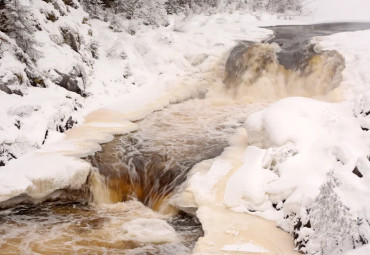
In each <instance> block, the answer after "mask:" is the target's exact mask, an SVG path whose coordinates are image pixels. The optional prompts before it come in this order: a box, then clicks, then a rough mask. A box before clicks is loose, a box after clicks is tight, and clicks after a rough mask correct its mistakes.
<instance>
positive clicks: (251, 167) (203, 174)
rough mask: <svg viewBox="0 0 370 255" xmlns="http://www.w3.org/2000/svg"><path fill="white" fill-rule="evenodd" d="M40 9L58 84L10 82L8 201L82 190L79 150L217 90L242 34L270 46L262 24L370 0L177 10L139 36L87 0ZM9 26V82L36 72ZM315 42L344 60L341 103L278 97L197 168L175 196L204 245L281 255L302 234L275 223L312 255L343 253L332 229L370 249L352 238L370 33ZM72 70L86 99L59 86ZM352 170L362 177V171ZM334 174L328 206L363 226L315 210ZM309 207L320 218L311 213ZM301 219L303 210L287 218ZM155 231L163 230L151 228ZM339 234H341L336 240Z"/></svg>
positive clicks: (3, 188)
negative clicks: (73, 40)
mask: <svg viewBox="0 0 370 255" xmlns="http://www.w3.org/2000/svg"><path fill="white" fill-rule="evenodd" d="M32 4H33V7H34V9H35V13H34V15H35V16H36V17H37V20H38V21H39V22H40V26H41V27H42V31H38V32H36V33H35V37H36V39H37V40H38V41H39V43H40V46H39V49H41V50H42V52H43V56H42V57H41V58H40V59H39V60H38V61H37V67H38V68H39V70H40V72H41V73H42V75H44V77H45V83H46V85H47V88H35V87H25V86H23V85H22V84H19V85H14V87H16V88H17V89H20V90H21V92H22V93H23V94H24V95H23V96H22V97H19V96H17V95H14V94H13V95H8V94H6V93H4V92H3V91H0V119H1V123H0V150H2V151H9V152H10V153H11V155H14V156H15V157H17V159H14V160H9V158H6V157H5V156H4V158H0V160H2V161H4V162H6V163H7V165H6V166H5V167H1V168H0V202H1V201H5V200H7V199H10V198H12V197H15V196H18V195H21V194H28V195H30V196H32V197H34V198H36V199H37V198H42V197H44V196H46V195H48V194H50V193H52V192H53V191H55V190H58V189H63V188H76V189H77V188H79V187H81V186H82V185H83V184H84V183H85V182H86V178H87V176H88V174H89V172H90V167H91V166H90V165H89V164H88V163H86V162H85V161H83V160H81V159H80V158H81V157H85V156H88V155H91V154H93V153H94V152H96V151H98V150H100V148H101V147H100V144H101V143H104V142H108V141H110V140H111V139H112V138H113V135H114V134H123V133H127V132H131V131H133V130H136V129H137V125H136V124H135V123H134V121H136V120H139V119H142V118H144V117H145V116H147V115H148V114H150V113H151V112H153V111H156V110H160V109H162V108H163V107H166V106H167V105H169V104H170V103H173V102H179V101H182V100H185V99H187V98H191V97H193V96H196V95H199V94H201V93H202V92H204V91H205V90H206V89H209V90H212V91H213V93H214V94H215V95H217V94H218V93H219V90H218V89H219V87H220V86H222V77H223V71H224V69H223V68H224V64H225V60H226V57H227V55H228V52H229V50H230V49H231V48H232V47H233V46H234V45H235V44H236V43H237V42H238V41H241V40H251V41H262V40H263V39H266V38H268V37H269V36H271V35H272V32H271V31H269V30H267V29H264V28H258V27H257V26H267V25H274V24H297V23H299V24H305V23H312V22H328V21H333V20H336V21H339V20H340V21H364V20H370V2H369V1H367V0H354V1H344V0H342V1H334V0H320V1H311V2H307V3H306V5H305V7H304V10H305V11H307V13H308V15H307V16H302V17H296V16H292V17H289V18H286V17H282V18H280V19H279V17H277V16H276V15H270V14H266V13H255V14H251V13H243V12H235V13H233V14H229V13H222V14H213V15H204V14H200V15H195V16H193V17H191V18H187V19H185V18H184V17H182V16H173V17H170V19H169V26H167V27H158V28H155V29H154V28H152V27H150V26H138V27H136V29H137V30H136V34H135V35H130V34H128V33H127V32H125V31H124V32H119V33H117V32H114V31H112V30H111V29H109V23H107V22H103V21H99V20H89V21H88V22H86V23H84V22H82V19H83V17H86V16H87V14H86V13H85V12H84V11H83V10H82V9H81V8H77V9H74V8H68V10H67V9H65V10H64V11H65V12H66V13H67V12H68V15H57V16H58V20H57V21H56V22H51V21H48V20H47V19H46V18H45V16H44V13H45V12H48V11H52V10H53V9H54V7H52V4H50V3H46V2H44V1H41V0H34V1H33V3H32ZM63 6H64V5H63ZM130 25H131V24H130V23H125V24H123V26H124V27H125V26H126V27H128V26H130ZM62 27H63V28H69V29H71V30H72V31H74V32H76V33H78V35H79V36H80V37H81V38H80V39H81V42H82V43H81V45H80V49H79V52H78V53H77V52H75V51H73V50H72V49H71V47H70V46H68V45H66V44H63V40H64V38H63V35H62V34H61V31H60V28H62ZM0 35H1V37H2V38H5V39H6V40H7V41H8V44H7V45H6V47H7V48H6V50H5V51H4V52H3V56H2V61H1V63H0V64H1V66H0V71H1V73H0V77H1V81H2V82H5V83H6V82H8V81H16V80H17V79H18V78H17V76H16V75H15V74H21V75H22V77H26V75H25V73H24V69H25V65H24V64H23V63H21V62H20V61H19V60H18V59H17V58H15V57H14V56H15V52H16V48H15V46H14V41H13V40H11V39H9V38H7V37H6V36H5V35H4V34H2V33H1V34H0ZM312 42H313V43H315V44H316V46H315V49H316V50H332V49H335V50H337V51H339V52H340V53H341V54H342V55H343V57H344V58H345V61H346V68H345V70H344V71H343V81H342V83H341V86H340V88H339V89H338V91H339V92H341V93H338V95H337V99H338V100H339V101H342V102H339V103H328V102H324V101H317V100H314V99H309V98H302V97H290V98H286V99H282V100H280V101H278V102H275V103H273V104H271V105H269V106H268V107H266V108H265V109H263V110H261V111H259V112H257V113H254V114H252V115H251V116H246V118H248V119H247V120H246V122H245V129H240V130H238V132H237V134H236V135H235V137H234V138H233V139H232V140H231V141H230V147H229V148H227V149H226V150H225V152H224V153H223V155H221V156H220V157H218V158H216V159H214V160H209V161H205V162H202V163H200V164H198V165H197V166H196V167H195V168H194V169H193V170H192V172H191V174H190V176H189V181H188V182H187V183H186V184H185V185H184V187H182V189H183V190H182V192H180V193H179V195H178V196H177V197H175V198H174V199H173V203H174V204H175V205H176V206H178V207H180V208H183V209H184V210H189V211H191V210H193V209H194V208H198V210H197V212H196V213H197V216H198V218H199V219H200V221H201V222H202V225H203V228H204V230H205V237H203V238H201V239H200V241H199V242H198V244H197V246H196V248H195V251H194V253H195V254H217V252H220V251H221V250H224V251H235V252H260V253H263V252H265V251H272V252H274V251H277V250H279V252H280V247H282V248H281V249H282V250H284V254H296V252H295V251H293V241H292V238H291V237H290V236H289V235H288V234H287V233H284V232H283V231H282V230H280V229H278V228H276V224H278V225H279V226H280V227H281V228H282V229H284V230H285V231H287V232H290V233H295V234H297V235H298V236H299V238H301V239H302V240H305V239H304V238H309V240H310V241H308V242H307V245H306V250H305V251H306V252H308V253H314V252H317V250H318V249H319V248H320V247H321V248H322V247H324V248H325V249H327V250H325V252H327V254H330V252H332V250H330V249H331V246H330V243H329V241H331V239H330V238H332V237H327V238H321V237H322V236H325V234H327V233H326V232H325V231H327V232H328V231H332V232H330V233H334V234H333V236H334V237H333V238H334V239H333V240H334V241H335V240H337V239H338V240H340V241H343V242H340V243H343V245H342V246H341V247H340V249H342V250H341V251H343V252H346V253H345V254H368V253H369V246H368V245H365V246H363V247H361V248H358V249H355V250H353V251H349V250H350V249H352V248H353V247H350V246H348V245H347V244H348V243H350V241H352V240H353V238H354V236H355V234H356V233H357V232H358V233H360V234H362V236H363V237H365V238H367V239H370V236H369V234H368V233H369V231H368V230H369V227H368V226H367V225H366V221H369V220H370V205H369V204H368V203H364V201H367V200H368V197H369V195H370V190H369V188H368V187H369V185H370V174H369V171H370V163H369V161H368V159H367V157H368V156H369V146H370V140H369V136H368V134H367V133H366V132H365V131H364V130H363V129H362V128H370V120H369V118H367V116H366V112H368V111H369V110H370V103H369V102H370V93H369V92H368V89H369V86H370V71H369V68H368V67H369V65H370V51H369V49H368V45H370V30H367V31H358V32H347V33H338V34H334V35H331V36H326V37H316V38H314V39H313V40H312ZM93 43H96V44H97V45H99V47H98V55H99V58H98V59H95V58H93V57H92V55H91V52H90V49H89V47H90V46H91V44H93ZM4 47H5V46H4ZM73 67H78V68H80V69H81V70H82V71H83V72H82V73H83V75H82V76H83V77H82V78H81V79H80V80H79V86H83V87H84V89H85V92H86V93H87V94H88V95H89V96H88V97H87V98H83V97H81V96H80V95H77V94H76V93H72V92H69V91H67V90H65V89H63V88H61V87H59V86H57V85H56V84H55V79H56V78H57V76H58V75H57V73H56V72H55V69H57V70H58V71H60V72H63V73H66V74H67V73H70V71H71V70H72V68H73ZM210 94H212V93H210ZM218 96H220V95H218ZM221 96H224V95H221ZM323 100H325V98H323ZM69 117H73V120H76V121H78V125H77V126H76V127H75V128H73V129H71V130H68V131H67V132H65V133H64V134H61V133H60V132H58V131H57V127H60V126H62V127H63V126H64V125H65V124H66V121H67V119H68V118H69ZM18 125H20V128H19V127H17V126H18ZM47 131H48V133H47ZM46 134H47V137H46ZM46 138H47V139H46ZM355 167H357V168H358V169H359V171H360V172H361V173H362V174H363V178H359V177H358V176H357V175H355V174H353V172H352V171H353V169H354V168H355ZM331 178H332V179H334V180H335V181H333V182H334V183H337V184H335V185H336V186H335V185H334V186H335V187H332V188H328V190H329V191H330V192H331V193H330V194H329V195H328V196H326V197H327V198H328V199H329V200H328V201H329V202H330V203H331V205H332V206H333V208H334V206H338V208H339V209H340V210H344V211H345V213H342V214H339V215H340V216H341V217H342V216H343V215H344V216H343V218H342V219H341V220H343V221H341V222H352V223H353V221H352V220H355V219H361V220H363V222H365V223H362V224H361V225H360V226H359V227H358V229H350V231H349V232H348V233H342V232H343V231H342V232H341V229H340V227H341V226H340V224H339V223H338V224H337V225H336V224H335V222H334V223H333V222H332V221H330V224H332V226H328V225H329V224H326V222H325V220H326V219H325V218H320V215H319V216H317V215H318V214H320V213H321V214H323V213H322V211H323V210H324V211H325V208H321V207H320V206H321V203H323V201H324V202H328V201H327V200H325V199H324V197H325V194H326V193H325V192H329V191H327V190H325V188H327V187H328V186H330V185H327V184H328V183H329V184H330V183H331ZM325 185H326V186H325ZM323 187H324V188H323ZM320 199H322V200H320ZM330 199H332V200H333V201H335V202H338V201H339V202H340V203H339V202H338V203H337V204H335V203H334V202H333V201H332V200H330ZM343 208H347V209H343ZM308 209H310V210H311V213H312V212H316V213H317V214H313V213H312V215H307V214H308V213H307V210H308ZM334 209H336V207H335V208H334ZM339 209H338V211H340V210H339ZM193 211H194V210H193ZM293 214H294V215H295V218H294V217H293V218H289V217H288V218H285V217H286V216H291V215H293ZM257 216H260V217H264V218H266V219H268V220H265V219H262V218H259V217H257ZM298 219H300V220H309V221H310V223H311V224H312V225H315V224H316V225H318V224H322V225H323V229H324V230H323V231H324V232H319V231H317V233H315V232H314V231H312V230H311V229H308V228H306V227H302V229H298V230H295V229H294V225H295V224H296V223H297V220H298ZM269 220H270V221H269ZM271 220H272V221H271ZM334 220H335V219H334ZM327 222H329V220H328V221H327ZM353 225H354V226H357V225H356V224H353ZM153 227H154V229H155V230H156V231H159V232H154V234H153V233H149V232H148V231H149V230H150V231H152V228H153ZM122 229H123V230H124V231H126V232H127V238H129V240H136V239H135V238H136V236H138V235H139V234H140V235H141V234H144V235H145V236H147V239H145V240H146V241H148V242H167V241H168V240H171V241H174V240H175V239H176V236H175V233H174V230H173V229H172V228H170V227H169V226H168V224H167V223H165V222H164V221H156V222H154V221H153V220H150V221H149V220H148V221H143V222H134V223H133V225H130V223H128V224H127V225H125V226H123V227H122ZM317 229H319V228H317ZM338 229H339V230H338ZM343 229H344V228H343ZM153 231H154V230H153ZM294 231H296V232H294ZM335 231H337V232H335ZM356 231H357V232H356ZM355 232H356V233H355ZM138 233H139V234H138ZM336 233H341V235H340V236H337V237H336V236H335V234H336ZM266 236H268V237H269V238H271V239H267V240H266ZM320 238H321V240H320ZM335 238H337V239H335ZM323 239H325V240H323ZM251 240H253V242H251ZM327 240H329V241H327ZM306 241H307V240H306ZM356 245H357V244H356ZM358 246H359V245H358ZM318 247H319V248H318ZM337 251H338V250H337Z"/></svg>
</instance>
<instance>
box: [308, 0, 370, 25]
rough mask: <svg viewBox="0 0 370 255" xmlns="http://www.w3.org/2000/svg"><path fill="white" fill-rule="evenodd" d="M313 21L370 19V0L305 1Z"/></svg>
mask: <svg viewBox="0 0 370 255" xmlns="http://www.w3.org/2000/svg"><path fill="white" fill-rule="evenodd" d="M303 3H304V9H305V10H307V11H308V12H309V13H310V15H309V17H310V19H311V23H319V22H333V21H336V22H338V21H370V2H369V1H367V0H351V1H347V0H316V1H315V0H313V1H309V0H306V1H303Z"/></svg>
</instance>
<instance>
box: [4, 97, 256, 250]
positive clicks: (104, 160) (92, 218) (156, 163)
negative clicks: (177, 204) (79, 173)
mask: <svg viewBox="0 0 370 255" xmlns="http://www.w3.org/2000/svg"><path fill="white" fill-rule="evenodd" d="M256 109H259V106H258V105H255V106H253V107H251V106H249V107H247V105H246V104H242V103H240V102H237V101H235V102H233V101H228V100H217V99H211V100H208V99H192V100H188V101H186V102H182V103H179V104H174V105H170V106H169V107H167V108H165V109H163V110H161V111H157V112H154V113H152V114H150V115H149V116H147V117H146V118H145V119H143V120H141V121H138V125H139V129H138V130H137V131H135V132H132V133H129V134H125V135H121V136H116V137H115V138H114V140H113V141H111V142H109V143H107V144H103V145H102V151H101V152H98V153H96V154H95V155H94V156H91V157H89V158H88V160H89V161H90V162H91V163H92V165H93V166H95V167H96V171H94V172H93V173H92V174H91V175H90V178H89V181H88V185H89V186H90V192H89V193H90V194H88V195H91V203H81V202H80V203H77V202H76V203H71V202H50V203H45V204H42V205H20V206H18V207H16V208H12V209H9V210H6V211H3V212H2V213H1V214H0V234H1V235H2V239H1V240H0V254H32V253H35V254H189V253H191V251H192V248H193V246H194V244H195V242H196V241H197V239H198V238H199V237H200V236H202V235H203V231H202V228H201V225H200V223H199V221H198V220H197V218H196V217H194V216H191V215H187V214H185V213H182V212H178V211H177V210H175V209H174V208H172V206H171V205H170V204H169V202H168V200H169V198H170V196H171V194H172V193H173V192H174V190H175V189H176V187H177V186H178V185H179V184H180V183H182V182H183V181H184V180H185V179H186V174H187V172H188V171H189V170H190V169H191V167H192V166H193V165H194V164H196V163H198V162H200V161H202V160H205V159H209V158H213V157H215V156H217V155H219V154H220V153H221V152H222V150H223V149H224V148H225V147H226V146H228V139H229V138H230V136H231V135H232V134H233V133H234V131H235V129H236V128H238V127H240V126H241V125H243V123H244V120H245V118H246V116H247V115H249V114H250V113H251V112H253V111H255V110H256Z"/></svg>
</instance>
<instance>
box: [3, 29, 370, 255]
mask: <svg viewBox="0 0 370 255" xmlns="http://www.w3.org/2000/svg"><path fill="white" fill-rule="evenodd" d="M364 28H370V25H369V24H362V23H361V24H322V25H315V26H282V27H273V28H271V29H273V30H274V31H275V37H274V38H273V39H271V40H270V41H268V42H265V43H251V42H243V43H241V44H240V45H238V46H237V47H235V48H234V49H233V50H232V52H231V54H230V57H229V59H228V61H227V63H226V75H225V83H226V87H227V89H224V90H221V93H226V94H231V95H232V97H228V96H224V98H222V99H220V97H219V95H218V97H215V98H213V97H212V96H211V97H206V98H205V99H191V100H188V101H186V102H182V103H178V104H173V105H170V106H168V107H167V108H165V109H162V110H161V111H157V112H154V113H152V114H150V115H149V116H147V117H146V118H144V119H143V120H140V121H138V122H137V124H138V125H139V129H138V130H137V131H135V132H132V133H129V134H125V135H119V136H115V138H114V139H113V141H111V142H109V143H107V144H103V145H102V151H101V152H98V153H96V154H95V155H93V156H90V157H88V158H87V160H88V161H90V162H91V164H92V165H93V166H94V167H95V170H94V171H93V172H92V173H91V174H90V177H89V180H88V182H87V187H88V188H87V190H86V191H87V192H81V193H77V195H78V194H80V195H82V196H85V198H86V202H81V201H83V199H82V200H80V202H76V201H72V202H71V201H67V202H62V201H54V202H48V203H44V204H41V205H19V206H17V207H14V208H11V209H8V210H3V211H0V235H1V239H0V254H189V253H191V251H192V249H193V246H194V244H195V242H196V241H197V240H198V238H199V237H200V236H202V235H203V230H202V227H201V225H200V223H199V221H198V219H197V218H196V217H195V216H191V215H187V214H184V213H182V212H178V211H177V210H176V209H175V208H173V207H172V205H171V203H170V199H171V196H172V195H173V194H174V193H176V188H177V187H178V186H179V185H180V184H181V183H182V182H184V181H185V180H186V175H187V173H188V171H189V170H190V169H191V168H192V167H193V166H194V165H195V164H197V163H198V162H201V161H203V160H206V159H209V158H214V157H216V156H218V155H219V154H220V153H221V152H222V151H223V149H224V148H225V147H227V146H228V140H229V139H230V137H231V136H232V135H233V133H234V132H235V130H236V129H237V128H239V127H241V126H243V123H244V121H245V119H246V118H247V117H248V115H250V114H251V113H253V112H255V111H256V110H258V109H260V108H261V107H262V106H263V105H261V104H251V102H262V101H263V102H268V101H273V100H276V99H279V98H282V97H286V96H292V95H293V96H320V95H321V96H326V95H327V94H328V93H330V92H331V91H332V90H333V89H335V88H336V87H337V86H338V85H339V83H340V81H341V71H342V70H343V68H344V59H343V58H342V57H341V56H340V54H338V53H337V52H335V51H326V52H320V53H317V52H315V51H314V50H313V49H312V48H310V47H308V46H307V40H308V39H309V38H311V37H312V36H315V35H327V34H330V33H334V32H339V31H347V30H356V29H364ZM298 32H299V33H298ZM270 43H277V44H279V45H280V47H281V48H282V51H280V52H277V47H276V45H274V44H270ZM230 90H234V92H233V93H229V92H230ZM211 94H212V93H211ZM218 94H220V91H218Z"/></svg>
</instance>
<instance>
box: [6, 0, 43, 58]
mask: <svg viewBox="0 0 370 255" xmlns="http://www.w3.org/2000/svg"><path fill="white" fill-rule="evenodd" d="M0 15H1V23H0V31H1V32H4V33H6V34H7V35H8V36H10V37H11V38H13V39H14V40H15V41H16V42H17V45H18V46H19V47H20V48H21V49H22V50H23V51H24V52H25V53H27V54H28V56H29V57H30V58H31V59H32V60H36V59H38V58H39V57H40V54H41V53H40V52H39V51H38V50H37V49H36V48H35V45H36V40H35V38H34V33H35V31H36V30H37V29H41V28H40V26H39V25H38V24H37V21H36V19H35V18H34V17H33V15H32V11H31V7H30V6H27V5H24V4H23V2H21V1H20V0H4V9H2V10H1V12H0Z"/></svg>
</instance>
